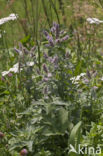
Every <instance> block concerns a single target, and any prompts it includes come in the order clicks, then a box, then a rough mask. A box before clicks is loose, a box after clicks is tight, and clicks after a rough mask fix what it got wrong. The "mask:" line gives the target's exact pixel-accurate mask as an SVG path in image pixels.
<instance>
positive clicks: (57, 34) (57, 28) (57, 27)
mask: <svg viewBox="0 0 103 156" xmlns="http://www.w3.org/2000/svg"><path fill="white" fill-rule="evenodd" d="M55 28H56V39H57V38H58V37H59V24H56V26H55Z"/></svg>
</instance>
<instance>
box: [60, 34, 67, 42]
mask: <svg viewBox="0 0 103 156" xmlns="http://www.w3.org/2000/svg"><path fill="white" fill-rule="evenodd" d="M68 39H69V36H68V35H66V36H64V37H63V38H62V39H61V41H62V42H64V41H67V40H68Z"/></svg>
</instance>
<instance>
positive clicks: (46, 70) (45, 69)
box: [43, 64, 48, 73]
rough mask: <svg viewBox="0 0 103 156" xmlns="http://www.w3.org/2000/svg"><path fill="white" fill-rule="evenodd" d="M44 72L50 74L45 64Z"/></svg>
mask: <svg viewBox="0 0 103 156" xmlns="http://www.w3.org/2000/svg"><path fill="white" fill-rule="evenodd" d="M43 70H44V71H45V72H46V73H48V68H47V66H46V64H43Z"/></svg>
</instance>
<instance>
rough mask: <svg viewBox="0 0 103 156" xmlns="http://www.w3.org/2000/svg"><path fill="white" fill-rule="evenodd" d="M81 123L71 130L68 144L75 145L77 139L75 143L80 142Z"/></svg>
mask: <svg viewBox="0 0 103 156" xmlns="http://www.w3.org/2000/svg"><path fill="white" fill-rule="evenodd" d="M81 125H82V122H81V121H80V122H78V123H77V124H76V125H75V126H74V127H73V129H72V131H71V134H70V139H69V144H72V145H73V146H74V145H75V141H76V139H77V142H79V140H80V128H81Z"/></svg>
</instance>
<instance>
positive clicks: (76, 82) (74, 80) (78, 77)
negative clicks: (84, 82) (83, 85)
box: [70, 73, 86, 84]
mask: <svg viewBox="0 0 103 156" xmlns="http://www.w3.org/2000/svg"><path fill="white" fill-rule="evenodd" d="M84 76H86V73H81V74H80V75H78V76H75V77H72V78H71V79H70V80H71V81H72V83H73V84H78V81H79V80H80V79H81V78H83V77H84Z"/></svg>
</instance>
